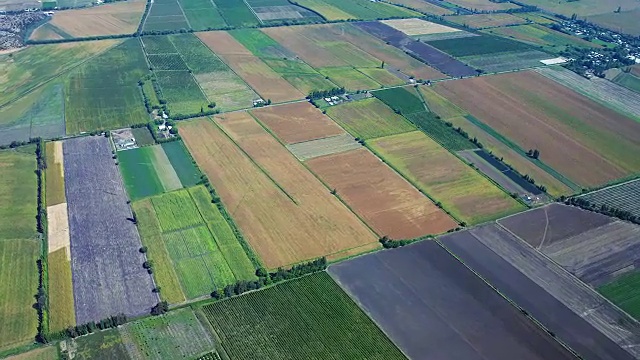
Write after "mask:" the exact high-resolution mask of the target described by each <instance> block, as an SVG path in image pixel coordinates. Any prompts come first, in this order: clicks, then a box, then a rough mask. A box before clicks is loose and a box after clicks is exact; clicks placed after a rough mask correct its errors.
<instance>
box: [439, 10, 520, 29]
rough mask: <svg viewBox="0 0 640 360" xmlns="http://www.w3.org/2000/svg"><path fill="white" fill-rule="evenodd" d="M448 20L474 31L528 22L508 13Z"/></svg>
mask: <svg viewBox="0 0 640 360" xmlns="http://www.w3.org/2000/svg"><path fill="white" fill-rule="evenodd" d="M447 20H449V21H451V22H453V23H454V24H458V25H466V26H469V27H470V28H472V29H486V28H491V27H499V26H507V25H516V24H526V22H527V21H526V20H525V19H522V18H519V17H517V16H514V15H511V14H506V13H497V14H473V15H460V16H451V17H447Z"/></svg>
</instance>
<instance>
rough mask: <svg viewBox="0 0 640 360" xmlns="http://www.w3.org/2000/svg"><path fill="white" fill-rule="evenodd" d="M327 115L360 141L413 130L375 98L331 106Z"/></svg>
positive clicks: (410, 125)
mask: <svg viewBox="0 0 640 360" xmlns="http://www.w3.org/2000/svg"><path fill="white" fill-rule="evenodd" d="M327 115H329V116H330V117H331V118H332V119H334V120H335V121H337V122H338V123H339V124H340V125H342V126H343V127H344V128H345V129H347V131H349V132H350V133H351V135H353V136H355V137H358V138H360V139H373V138H377V137H381V136H387V135H392V134H400V133H404V132H408V131H413V130H415V127H414V126H413V125H412V124H411V123H410V122H408V121H407V120H406V119H405V118H403V117H402V116H400V115H398V114H396V113H394V112H393V110H391V108H389V107H388V106H386V105H385V104H384V103H383V102H382V101H380V100H378V99H376V98H369V99H364V100H360V101H354V102H349V103H346V104H341V105H336V106H331V107H329V108H328V109H327Z"/></svg>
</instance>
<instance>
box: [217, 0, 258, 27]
mask: <svg viewBox="0 0 640 360" xmlns="http://www.w3.org/2000/svg"><path fill="white" fill-rule="evenodd" d="M214 2H215V4H216V7H217V8H218V10H219V11H220V14H222V17H223V18H224V21H225V22H226V23H227V25H229V26H231V27H252V26H256V25H259V24H260V20H258V19H257V18H256V17H255V16H254V14H253V11H252V10H251V8H249V6H247V3H246V2H244V1H236V0H215V1H214Z"/></svg>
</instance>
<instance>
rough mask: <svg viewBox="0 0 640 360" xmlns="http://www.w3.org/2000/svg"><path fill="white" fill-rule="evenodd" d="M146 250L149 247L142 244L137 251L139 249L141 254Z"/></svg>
mask: <svg viewBox="0 0 640 360" xmlns="http://www.w3.org/2000/svg"><path fill="white" fill-rule="evenodd" d="M148 250H149V249H148V248H147V247H146V246H143V247H141V248H140V250H139V251H140V252H141V253H143V254H144V253H146V252H147V251H148Z"/></svg>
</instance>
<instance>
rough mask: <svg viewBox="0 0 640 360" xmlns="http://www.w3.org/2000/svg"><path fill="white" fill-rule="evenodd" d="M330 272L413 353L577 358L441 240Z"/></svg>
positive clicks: (380, 254) (339, 266) (453, 356)
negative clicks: (453, 253) (470, 269)
mask: <svg viewBox="0 0 640 360" xmlns="http://www.w3.org/2000/svg"><path fill="white" fill-rule="evenodd" d="M328 271H329V273H330V274H331V276H332V277H333V278H334V279H335V280H336V281H337V282H338V283H339V284H340V286H341V287H342V288H343V289H344V290H345V291H346V292H347V293H348V294H349V295H350V296H351V297H352V298H353V299H354V300H355V301H356V302H357V303H358V304H359V305H360V306H361V307H362V308H363V309H364V310H365V311H366V312H367V313H368V314H369V316H371V317H372V318H373V319H374V321H375V322H376V323H377V324H378V326H380V328H382V330H383V331H384V332H385V333H386V334H387V335H388V336H389V337H390V338H391V339H392V340H393V341H394V342H395V343H396V344H397V345H398V347H399V348H400V349H401V350H402V351H403V352H404V353H405V354H406V355H408V356H409V357H410V358H414V359H450V360H458V359H460V360H467V359H505V360H506V359H509V360H512V359H519V360H532V359H540V360H542V359H558V360H560V359H572V358H573V356H571V354H570V353H569V352H568V351H566V350H565V349H564V348H562V346H561V345H560V344H559V343H557V342H556V341H555V340H554V339H553V338H552V337H551V336H549V335H548V334H547V333H545V332H544V331H543V330H542V329H541V328H539V327H538V326H537V325H536V324H535V323H534V322H533V321H531V320H530V319H528V318H526V317H525V316H524V315H523V314H522V313H520V312H519V311H518V310H517V309H516V308H515V307H514V306H512V305H511V304H509V303H508V302H507V301H506V300H505V299H503V298H502V297H501V296H500V295H499V294H498V293H496V292H495V291H494V290H493V289H491V287H489V286H487V285H486V284H485V283H483V282H482V280H480V279H479V278H478V277H476V276H475V275H474V274H473V273H472V272H471V271H469V270H468V269H467V268H466V267H465V266H464V265H463V264H461V263H460V262H459V261H457V260H456V259H455V258H454V257H453V256H451V255H450V254H448V253H447V252H446V251H445V250H444V249H443V248H442V247H441V246H440V245H438V243H436V242H434V241H423V242H420V243H417V244H414V245H410V246H407V247H404V248H401V249H395V250H385V251H380V252H377V253H373V254H369V255H365V256H361V257H358V258H355V259H353V260H349V261H345V262H341V263H339V264H335V265H332V266H331V267H329V270H328Z"/></svg>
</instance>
